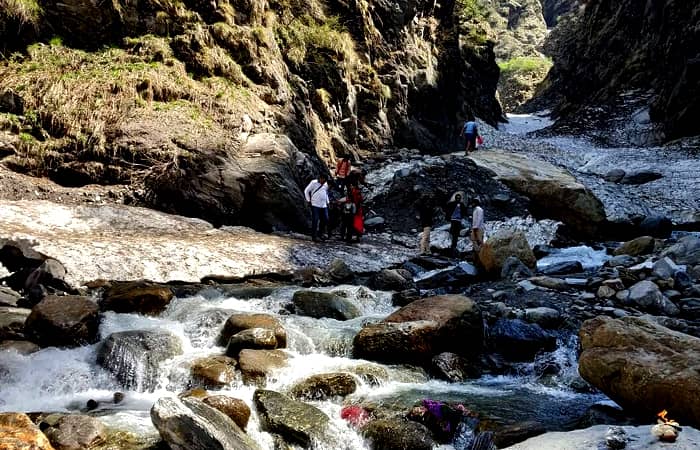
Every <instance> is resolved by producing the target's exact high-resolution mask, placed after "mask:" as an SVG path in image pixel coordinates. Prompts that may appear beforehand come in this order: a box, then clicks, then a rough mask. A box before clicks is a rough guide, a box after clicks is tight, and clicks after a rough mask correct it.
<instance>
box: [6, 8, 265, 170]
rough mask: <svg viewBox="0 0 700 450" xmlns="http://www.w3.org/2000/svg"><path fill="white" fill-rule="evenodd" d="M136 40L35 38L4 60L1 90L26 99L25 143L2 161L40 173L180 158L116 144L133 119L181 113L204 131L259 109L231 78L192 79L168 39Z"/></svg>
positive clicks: (165, 150)
mask: <svg viewBox="0 0 700 450" xmlns="http://www.w3.org/2000/svg"><path fill="white" fill-rule="evenodd" d="M0 1H2V0H0ZM129 43H130V44H131V45H130V46H129V49H120V48H110V49H105V50H101V51H98V52H84V51H82V50H76V49H71V48H66V47H64V46H62V45H60V43H58V42H54V43H53V44H52V45H45V44H35V45H32V46H30V47H29V48H28V55H27V56H26V57H23V58H17V59H11V60H8V61H6V62H4V63H3V64H1V65H0V92H3V91H5V90H11V91H14V92H15V93H17V94H18V95H20V96H21V97H22V99H23V100H24V116H23V117H21V118H19V120H21V121H23V124H21V126H20V127H19V130H22V133H21V138H22V139H21V145H19V148H18V152H17V154H15V155H12V156H10V157H8V158H5V160H4V161H3V162H4V163H6V164H8V165H9V166H11V167H14V168H16V169H19V170H23V171H26V172H30V173H34V174H37V175H46V174H47V173H49V172H51V170H52V169H55V168H56V166H57V165H60V164H62V163H65V162H66V161H70V160H80V161H100V162H106V163H112V164H113V163H115V162H116V163H117V164H118V163H119V161H125V160H126V161H131V162H137V163H141V164H145V165H149V164H155V163H158V162H162V161H168V160H172V159H174V158H176V157H177V155H175V154H173V152H174V151H177V147H176V146H175V147H173V146H167V147H148V146H144V147H143V148H139V147H133V146H131V148H126V149H125V148H118V147H115V146H114V145H113V139H114V138H115V135H116V134H118V133H119V132H120V130H121V129H122V128H123V127H124V126H125V125H126V124H127V123H126V122H127V121H134V120H139V117H142V116H143V117H145V116H153V114H150V113H153V112H164V111H165V112H168V113H172V112H173V111H177V112H178V113H179V114H180V115H185V116H186V117H185V119H184V120H186V121H187V122H191V123H194V124H197V125H201V126H198V127H196V129H199V130H202V132H205V131H206V129H207V128H210V127H211V125H212V124H215V125H218V126H217V128H218V129H223V130H233V129H234V128H236V127H237V126H238V125H239V123H240V117H241V115H240V114H241V112H242V111H245V110H246V109H253V107H252V106H251V103H252V102H253V101H254V99H252V98H251V96H250V94H248V92H247V91H246V90H245V89H244V88H242V87H241V86H238V85H236V84H234V83H232V82H231V81H230V80H227V79H223V78H219V77H211V78H204V79H200V80H195V79H193V78H192V77H191V76H190V75H189V74H188V73H187V71H186V69H185V66H184V64H183V63H182V62H180V61H178V60H176V59H174V58H173V57H172V54H171V51H170V47H169V45H168V42H167V41H166V40H165V39H163V38H155V37H146V38H141V39H139V40H134V41H131V42H129ZM171 115H172V114H171ZM2 116H5V117H4V120H3V117H2ZM9 116H11V115H7V114H4V115H3V114H0V128H6V129H7V128H9V125H8V124H12V123H13V121H14V122H16V121H17V120H18V118H17V117H9ZM3 124H4V125H5V126H4V127H3ZM15 128H17V127H15ZM19 130H17V131H19ZM126 153H130V154H126Z"/></svg>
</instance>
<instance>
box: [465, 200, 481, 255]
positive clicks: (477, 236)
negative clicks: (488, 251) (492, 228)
mask: <svg viewBox="0 0 700 450" xmlns="http://www.w3.org/2000/svg"><path fill="white" fill-rule="evenodd" d="M471 204H472V206H473V207H474V211H473V212H472V230H471V233H470V234H469V239H470V240H471V241H472V247H473V248H474V258H475V259H476V255H478V254H479V250H481V246H482V245H484V210H483V208H482V207H481V201H480V200H479V198H478V197H474V198H473V199H472V201H471Z"/></svg>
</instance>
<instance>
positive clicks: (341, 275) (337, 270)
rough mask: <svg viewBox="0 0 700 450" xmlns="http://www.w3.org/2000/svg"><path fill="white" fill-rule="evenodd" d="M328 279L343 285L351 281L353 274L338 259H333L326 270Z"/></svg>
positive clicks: (343, 262)
mask: <svg viewBox="0 0 700 450" xmlns="http://www.w3.org/2000/svg"><path fill="white" fill-rule="evenodd" d="M326 274H327V275H328V278H330V279H331V280H333V281H334V282H335V283H343V282H347V281H350V280H352V278H353V277H354V276H355V273H354V272H353V271H352V269H350V267H349V266H348V265H347V264H346V263H345V261H343V260H342V259H340V258H335V259H334V260H333V261H331V263H330V264H329V265H328V267H327V268H326Z"/></svg>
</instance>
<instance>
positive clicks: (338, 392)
mask: <svg viewBox="0 0 700 450" xmlns="http://www.w3.org/2000/svg"><path fill="white" fill-rule="evenodd" d="M355 389H357V382H356V381H355V377H353V376H352V375H350V374H349V373H342V372H340V373H322V374H318V375H312V376H310V377H309V378H306V379H304V380H302V381H300V382H298V383H296V384H295V385H294V386H292V389H291V394H292V396H294V397H296V398H299V399H303V400H325V399H327V398H329V397H345V396H346V395H350V394H352V393H353V392H355Z"/></svg>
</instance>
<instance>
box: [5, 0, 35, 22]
mask: <svg viewBox="0 0 700 450" xmlns="http://www.w3.org/2000/svg"><path fill="white" fill-rule="evenodd" d="M42 13H43V12H42V10H41V6H39V2H37V0H0V25H1V24H2V22H3V18H8V19H14V20H16V21H18V22H19V23H20V24H22V25H31V26H33V27H38V25H39V19H40V18H41V15H42Z"/></svg>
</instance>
